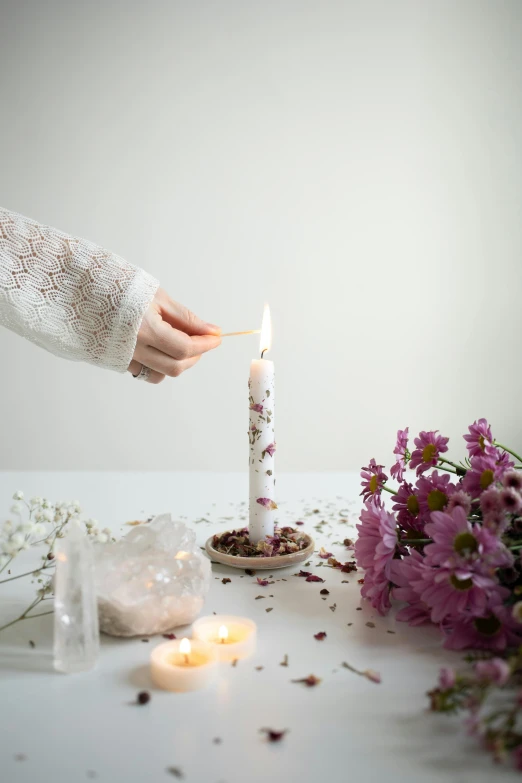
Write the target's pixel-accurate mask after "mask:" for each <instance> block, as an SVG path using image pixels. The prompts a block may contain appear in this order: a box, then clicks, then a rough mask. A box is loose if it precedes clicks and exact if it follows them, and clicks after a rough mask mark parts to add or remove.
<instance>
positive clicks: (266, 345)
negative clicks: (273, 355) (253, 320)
mask: <svg viewBox="0 0 522 783" xmlns="http://www.w3.org/2000/svg"><path fill="white" fill-rule="evenodd" d="M271 347H272V320H271V318H270V308H269V306H268V305H267V304H266V305H265V309H264V311H263V323H262V324H261V339H260V340H259V350H260V352H261V358H263V354H264V353H265V351H269V350H270V348H271Z"/></svg>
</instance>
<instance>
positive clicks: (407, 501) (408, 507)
mask: <svg viewBox="0 0 522 783" xmlns="http://www.w3.org/2000/svg"><path fill="white" fill-rule="evenodd" d="M392 508H393V510H394V511H396V512H397V521H398V523H399V524H400V525H401V526H402V527H404V528H406V529H409V528H411V529H413V530H422V529H423V521H422V518H421V516H420V506H419V498H418V496H417V492H416V490H415V489H414V488H413V485H412V484H409V483H408V482H406V481H405V482H404V483H402V484H401V486H400V487H399V489H398V491H397V494H395V495H394V496H393V506H392Z"/></svg>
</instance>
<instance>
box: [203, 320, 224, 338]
mask: <svg viewBox="0 0 522 783" xmlns="http://www.w3.org/2000/svg"><path fill="white" fill-rule="evenodd" d="M205 326H206V327H207V329H208V330H209V332H211V334H216V335H218V336H219V335H220V334H221V327H220V326H216V324H209V323H205Z"/></svg>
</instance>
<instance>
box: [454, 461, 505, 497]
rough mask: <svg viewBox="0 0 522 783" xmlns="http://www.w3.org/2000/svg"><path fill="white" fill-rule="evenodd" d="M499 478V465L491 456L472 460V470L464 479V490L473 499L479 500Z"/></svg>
mask: <svg viewBox="0 0 522 783" xmlns="http://www.w3.org/2000/svg"><path fill="white" fill-rule="evenodd" d="M496 478H497V464H496V461H495V458H494V457H493V456H492V455H490V454H483V455H482V456H481V457H472V458H471V469H470V470H468V471H467V473H466V475H465V476H464V478H463V479H462V488H463V489H464V490H465V491H466V492H468V493H469V494H470V495H471V497H472V498H478V497H480V495H481V494H482V493H483V492H485V491H486V489H487V488H488V487H490V486H491V485H492V484H493V482H494V481H495V479H496Z"/></svg>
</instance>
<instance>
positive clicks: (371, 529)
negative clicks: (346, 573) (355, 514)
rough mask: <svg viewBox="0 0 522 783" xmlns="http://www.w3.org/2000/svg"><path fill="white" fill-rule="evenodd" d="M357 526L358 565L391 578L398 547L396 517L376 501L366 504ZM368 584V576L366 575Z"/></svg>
mask: <svg viewBox="0 0 522 783" xmlns="http://www.w3.org/2000/svg"><path fill="white" fill-rule="evenodd" d="M359 518H360V520H361V524H360V525H357V530H358V531H359V537H358V539H357V541H356V542H355V557H356V559H357V564H358V565H360V566H362V568H364V569H368V568H372V569H375V571H376V572H377V574H381V573H384V574H385V576H386V578H389V576H390V568H391V562H392V560H393V556H394V554H395V549H396V546H397V525H396V522H395V517H394V516H393V514H390V513H389V512H388V511H386V510H385V509H384V508H383V507H382V506H380V505H379V504H378V503H377V502H376V501H375V500H369V501H367V503H366V504H365V507H364V508H363V510H362V512H361V516H360V517H359ZM365 584H366V575H365Z"/></svg>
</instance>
